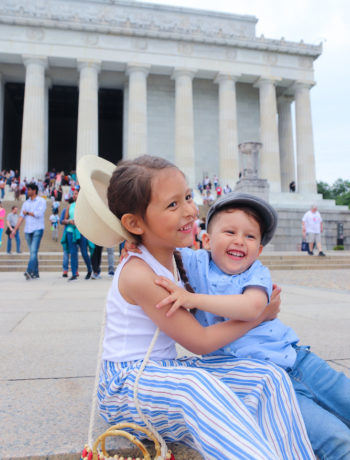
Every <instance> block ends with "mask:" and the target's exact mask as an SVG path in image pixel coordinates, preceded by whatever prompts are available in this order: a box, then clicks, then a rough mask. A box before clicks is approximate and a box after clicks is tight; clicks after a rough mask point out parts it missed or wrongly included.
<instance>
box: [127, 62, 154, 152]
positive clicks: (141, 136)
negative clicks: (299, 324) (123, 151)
mask: <svg viewBox="0 0 350 460" xmlns="http://www.w3.org/2000/svg"><path fill="white" fill-rule="evenodd" d="M149 69H150V67H149V66H144V65H138V64H129V65H128V68H127V74H128V76H129V99H128V147H127V158H129V159H132V158H136V157H138V156H140V155H145V154H147V76H148V73H149Z"/></svg>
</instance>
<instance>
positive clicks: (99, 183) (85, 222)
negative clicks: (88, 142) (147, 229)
mask: <svg viewBox="0 0 350 460" xmlns="http://www.w3.org/2000/svg"><path fill="white" fill-rule="evenodd" d="M115 169H116V166H115V165H114V164H113V163H111V162H109V161H107V160H104V159H103V158H100V157H98V156H96V155H84V156H83V157H82V158H81V159H80V161H79V163H78V166H77V176H78V181H79V185H80V192H79V195H78V198H77V201H76V205H75V212H74V220H75V223H76V226H77V227H78V230H79V231H80V232H81V233H82V234H83V235H84V236H85V237H86V238H87V239H88V240H90V241H92V242H93V243H95V244H97V245H99V246H104V247H106V248H111V247H113V246H115V245H116V244H118V243H120V242H122V241H124V240H129V241H134V237H133V236H132V235H131V234H130V233H129V232H128V231H127V230H126V229H125V228H124V227H123V226H122V224H121V222H120V220H119V219H118V218H117V217H116V216H115V215H114V214H113V213H112V212H111V211H110V209H109V207H108V202H107V188H108V186H109V181H110V179H111V177H112V174H113V172H114V170H115Z"/></svg>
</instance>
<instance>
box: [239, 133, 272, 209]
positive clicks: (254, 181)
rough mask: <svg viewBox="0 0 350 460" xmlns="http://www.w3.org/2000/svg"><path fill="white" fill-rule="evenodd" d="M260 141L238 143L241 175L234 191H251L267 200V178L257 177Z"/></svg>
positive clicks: (268, 187)
mask: <svg viewBox="0 0 350 460" xmlns="http://www.w3.org/2000/svg"><path fill="white" fill-rule="evenodd" d="M261 147H262V144H261V143H260V142H244V143H242V144H239V146H238V148H239V154H240V160H241V167H242V176H241V177H240V179H239V181H238V182H237V183H236V186H235V189H234V190H235V192H245V193H251V194H252V195H256V196H259V197H260V198H263V199H264V200H266V201H269V190H270V186H269V183H268V181H267V179H259V176H258V174H259V173H258V171H259V152H260V149H261Z"/></svg>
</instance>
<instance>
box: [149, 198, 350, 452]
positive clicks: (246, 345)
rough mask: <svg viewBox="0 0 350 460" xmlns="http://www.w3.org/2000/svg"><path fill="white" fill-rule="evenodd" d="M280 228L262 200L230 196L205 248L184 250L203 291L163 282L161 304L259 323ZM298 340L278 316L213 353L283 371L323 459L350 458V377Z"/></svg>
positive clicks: (211, 221)
mask: <svg viewBox="0 0 350 460" xmlns="http://www.w3.org/2000/svg"><path fill="white" fill-rule="evenodd" d="M276 224H277V214H276V212H275V210H274V209H273V208H272V207H271V206H270V205H269V204H268V203H266V202H265V201H264V200H261V199H260V198H257V197H255V196H252V195H248V194H243V193H231V194H229V195H226V196H224V197H223V198H222V199H220V200H218V201H217V202H216V203H215V204H214V205H213V206H212V207H211V208H210V209H209V212H208V216H207V232H208V233H207V234H205V235H203V237H202V239H203V246H204V248H205V249H206V250H203V251H196V252H194V251H190V250H186V249H185V250H181V255H182V258H183V262H184V266H185V269H186V272H187V274H188V277H189V281H190V284H191V286H192V287H193V289H194V290H195V292H196V293H200V294H191V293H189V292H187V291H184V290H182V289H180V288H179V287H177V286H175V285H170V283H169V281H168V280H158V281H157V283H158V284H159V285H161V286H163V287H165V288H167V289H168V290H169V292H171V295H170V296H169V297H168V298H167V299H164V300H163V302H161V303H160V304H159V305H158V307H161V306H165V305H168V304H172V307H171V309H170V310H169V312H168V314H170V315H171V314H172V312H173V311H175V310H176V309H177V308H178V307H179V306H181V305H182V306H185V307H186V308H194V307H196V308H197V309H198V310H197V312H196V318H197V319H198V321H199V322H200V323H201V324H202V325H205V326H207V325H213V324H217V323H222V321H225V320H227V319H228V318H231V319H232V318H234V319H240V320H243V321H247V320H248V321H249V320H253V319H254V318H255V317H256V316H257V315H260V314H261V312H262V311H263V310H264V308H265V305H266V301H267V300H268V299H269V298H270V295H271V292H272V283H271V278H270V273H269V270H268V269H267V268H266V267H264V266H263V265H262V264H261V263H260V262H259V261H257V258H258V256H259V255H260V253H261V251H262V249H263V246H264V245H266V244H267V243H268V242H269V241H270V240H271V238H272V236H273V234H274V230H275V228H276ZM206 294H210V295H206ZM298 341H299V339H298V337H297V335H296V334H295V332H294V331H293V330H292V329H291V328H290V327H288V326H285V325H284V324H283V323H281V321H279V320H278V319H274V320H273V321H269V322H265V323H261V324H260V325H259V326H258V327H256V328H254V329H251V330H250V331H249V332H247V333H246V334H245V335H244V336H243V337H241V338H239V339H238V340H236V341H234V342H232V343H231V344H229V345H227V346H225V347H222V348H221V349H219V350H217V351H215V352H214V354H216V355H217V354H220V355H222V356H233V357H237V358H245V357H249V358H254V359H260V360H265V361H268V362H270V363H271V362H272V363H275V364H277V365H279V366H280V367H282V368H283V369H285V370H286V371H287V372H288V374H289V376H290V378H291V380H292V383H293V385H294V389H295V391H296V394H297V398H298V401H299V405H300V408H301V412H302V415H303V417H304V421H305V425H306V428H307V432H308V434H309V437H310V441H311V444H312V446H313V449H314V451H315V453H316V454H317V456H318V458H320V459H327V460H328V459H332V460H339V459H345V458H350V380H349V379H348V378H346V377H345V375H344V374H343V373H339V372H336V371H335V370H334V369H332V368H331V367H330V366H328V364H327V363H326V362H325V361H324V360H322V359H321V358H319V357H318V356H317V355H315V354H314V353H312V352H310V347H305V346H299V345H298Z"/></svg>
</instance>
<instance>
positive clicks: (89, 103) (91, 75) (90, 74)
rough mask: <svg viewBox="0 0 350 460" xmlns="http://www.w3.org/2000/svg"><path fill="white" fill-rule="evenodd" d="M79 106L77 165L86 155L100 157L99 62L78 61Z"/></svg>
mask: <svg viewBox="0 0 350 460" xmlns="http://www.w3.org/2000/svg"><path fill="white" fill-rule="evenodd" d="M78 69H79V72H80V79H79V106H78V138H77V157H76V163H78V162H79V160H80V158H81V157H82V156H84V155H88V154H90V155H98V74H99V71H100V69H101V64H100V62H98V61H90V60H89V61H78Z"/></svg>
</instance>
